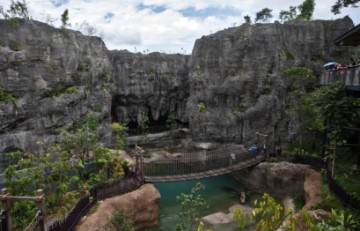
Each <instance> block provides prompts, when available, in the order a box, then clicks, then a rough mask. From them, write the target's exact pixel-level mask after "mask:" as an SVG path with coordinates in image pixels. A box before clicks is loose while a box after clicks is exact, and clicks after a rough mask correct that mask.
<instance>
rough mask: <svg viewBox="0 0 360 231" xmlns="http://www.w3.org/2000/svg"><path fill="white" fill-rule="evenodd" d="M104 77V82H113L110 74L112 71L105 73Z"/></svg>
mask: <svg viewBox="0 0 360 231" xmlns="http://www.w3.org/2000/svg"><path fill="white" fill-rule="evenodd" d="M102 77H103V80H104V81H105V82H106V83H108V82H110V80H111V72H110V71H105V72H104V73H103V75H102Z"/></svg>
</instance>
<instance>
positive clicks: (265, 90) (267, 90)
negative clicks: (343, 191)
mask: <svg viewBox="0 0 360 231" xmlns="http://www.w3.org/2000/svg"><path fill="white" fill-rule="evenodd" d="M271 92H272V86H271V84H269V83H267V84H264V87H263V94H264V95H270V94H271Z"/></svg>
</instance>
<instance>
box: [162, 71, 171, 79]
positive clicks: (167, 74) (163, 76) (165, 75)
mask: <svg viewBox="0 0 360 231" xmlns="http://www.w3.org/2000/svg"><path fill="white" fill-rule="evenodd" d="M161 77H162V78H163V79H170V77H171V73H170V72H165V73H162V74H161Z"/></svg>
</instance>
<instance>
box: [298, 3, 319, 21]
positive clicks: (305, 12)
mask: <svg viewBox="0 0 360 231" xmlns="http://www.w3.org/2000/svg"><path fill="white" fill-rule="evenodd" d="M298 9H299V11H300V13H299V15H298V17H297V18H299V19H302V20H305V21H310V20H311V17H312V15H313V13H314V9H315V1H314V0H304V2H303V3H302V4H300V5H299V6H298Z"/></svg>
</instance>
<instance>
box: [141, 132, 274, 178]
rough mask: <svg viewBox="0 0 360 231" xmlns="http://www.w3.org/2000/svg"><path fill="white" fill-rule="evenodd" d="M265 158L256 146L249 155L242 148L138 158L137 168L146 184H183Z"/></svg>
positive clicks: (239, 167) (233, 169)
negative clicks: (174, 182) (138, 167)
mask: <svg viewBox="0 0 360 231" xmlns="http://www.w3.org/2000/svg"><path fill="white" fill-rule="evenodd" d="M259 134H260V133H259ZM259 134H257V135H259ZM260 135H263V134H260ZM264 136H266V135H264ZM266 137H267V136H266ZM265 158H266V150H265V151H264V150H262V148H260V147H257V148H256V151H253V152H250V151H249V150H248V148H246V145H244V146H238V147H229V148H223V149H218V150H212V151H208V150H204V151H200V152H194V153H183V154H181V153H179V154H173V155H163V156H158V157H156V158H141V166H142V167H141V169H142V175H143V177H144V180H145V181H146V182H169V181H185V180H195V179H200V178H205V177H211V176H218V175H223V174H227V173H231V172H233V171H238V170H241V169H245V168H248V167H251V166H254V165H256V164H258V163H260V162H262V161H264V160H265Z"/></svg>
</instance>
